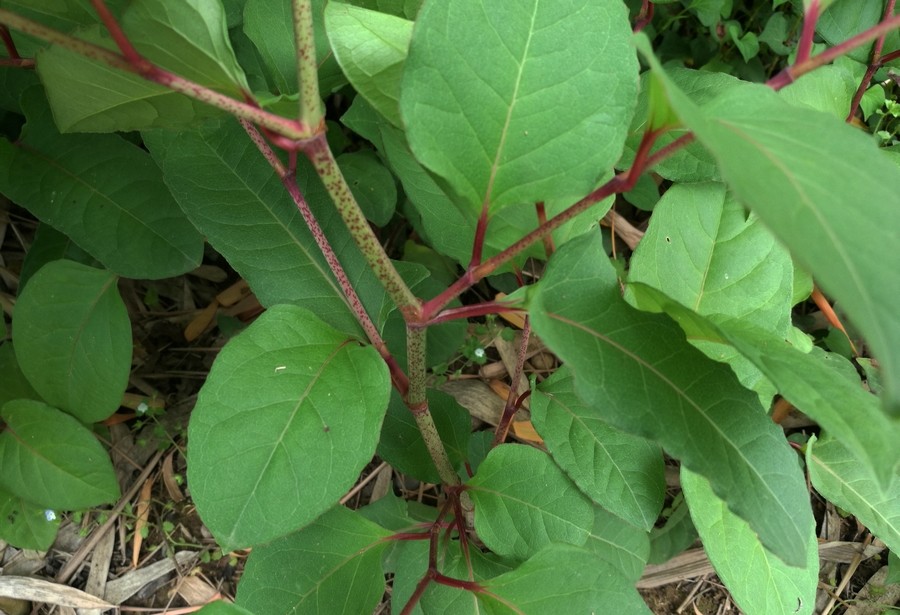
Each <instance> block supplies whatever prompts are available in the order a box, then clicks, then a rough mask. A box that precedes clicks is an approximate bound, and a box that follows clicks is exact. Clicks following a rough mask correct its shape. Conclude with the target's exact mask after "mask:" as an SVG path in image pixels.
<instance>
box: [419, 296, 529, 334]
mask: <svg viewBox="0 0 900 615" xmlns="http://www.w3.org/2000/svg"><path fill="white" fill-rule="evenodd" d="M524 311H525V310H522V309H520V308H516V307H510V306H509V305H507V304H505V303H501V302H499V301H485V302H483V303H475V304H472V305H463V306H461V307H457V308H447V309H446V310H441V311H440V312H439V313H438V314H437V316H435V317H434V318H432V319H430V320H427V321H425V322H424V323H421V324H416V325H414V326H415V327H417V328H421V327H429V326H431V325H436V324H439V323H442V322H447V321H449V320H460V319H463V318H477V317H479V316H487V315H488V314H499V313H501V312H524Z"/></svg>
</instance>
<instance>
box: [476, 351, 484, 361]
mask: <svg viewBox="0 0 900 615" xmlns="http://www.w3.org/2000/svg"><path fill="white" fill-rule="evenodd" d="M475 356H476V357H478V358H479V359H481V358H483V357H484V348H476V349H475Z"/></svg>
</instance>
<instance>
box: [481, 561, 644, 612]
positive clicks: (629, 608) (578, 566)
mask: <svg viewBox="0 0 900 615" xmlns="http://www.w3.org/2000/svg"><path fill="white" fill-rule="evenodd" d="M483 585H484V586H485V588H486V589H487V593H483V594H478V599H479V600H480V602H481V604H482V605H483V606H484V609H485V613H488V614H489V615H507V614H512V613H521V614H527V615H568V614H569V613H606V612H609V608H610V606H611V605H615V612H616V613H619V614H621V615H632V614H640V615H643V614H645V613H646V614H649V613H650V609H648V608H647V605H646V604H644V601H643V600H642V599H641V596H640V595H639V594H638V593H637V590H636V589H635V588H634V585H633V584H632V582H631V581H629V580H628V579H626V578H625V577H624V576H622V574H621V572H620V571H618V570H616V569H615V568H613V567H611V566H610V565H609V564H607V563H606V562H604V561H602V560H599V559H597V557H596V556H595V555H594V554H593V553H590V552H588V551H586V550H585V549H580V548H578V547H574V546H571V545H562V544H554V545H550V546H548V547H547V548H545V549H543V550H542V551H540V552H539V553H537V554H536V555H535V556H534V557H532V558H531V559H529V560H528V561H527V562H525V563H524V564H522V565H521V566H519V567H518V568H516V569H515V570H513V571H511V572H507V573H506V574H503V575H500V576H499V577H497V578H495V579H491V580H490V581H488V582H486V583H484V584H483Z"/></svg>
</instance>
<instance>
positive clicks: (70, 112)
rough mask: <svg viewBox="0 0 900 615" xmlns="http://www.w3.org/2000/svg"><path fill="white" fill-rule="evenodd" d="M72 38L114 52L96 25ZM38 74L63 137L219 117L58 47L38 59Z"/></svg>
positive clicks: (196, 103)
mask: <svg viewBox="0 0 900 615" xmlns="http://www.w3.org/2000/svg"><path fill="white" fill-rule="evenodd" d="M73 34H74V35H75V36H77V37H78V38H79V39H82V40H85V41H87V42H89V43H94V44H95V45H100V46H101V47H106V48H107V49H115V48H116V47H115V44H114V43H113V41H112V39H111V38H110V37H109V34H107V32H106V30H105V29H104V28H103V27H102V26H99V25H94V26H88V27H85V28H81V29H79V30H77V31H76V32H74V33H73ZM37 71H38V74H39V75H40V77H41V82H43V84H44V87H45V88H46V90H47V98H48V99H49V101H50V106H51V107H52V108H53V117H54V120H55V121H56V125H57V126H58V127H59V129H60V131H61V132H63V133H67V132H116V131H129V130H144V129H147V128H175V127H180V126H187V125H189V124H190V123H191V122H193V121H194V120H196V119H200V118H202V117H205V116H208V115H212V114H214V113H218V111H216V110H215V109H213V108H212V107H208V106H207V105H205V104H203V103H201V102H199V101H194V100H192V99H190V98H188V97H187V96H184V95H182V94H178V93H176V92H174V91H172V90H170V89H169V88H167V87H165V86H162V85H159V84H156V83H153V82H151V81H147V80H146V79H144V78H143V77H141V76H139V75H136V74H134V73H129V72H125V71H121V70H118V69H115V68H112V67H110V66H107V65H106V64H103V63H102V62H98V61H97V60H95V59H93V58H88V57H86V56H83V55H79V54H77V53H75V52H74V51H69V50H67V49H64V48H63V47H60V46H58V45H53V46H52V47H50V48H49V49H45V50H43V51H41V52H40V53H39V54H38V56H37Z"/></svg>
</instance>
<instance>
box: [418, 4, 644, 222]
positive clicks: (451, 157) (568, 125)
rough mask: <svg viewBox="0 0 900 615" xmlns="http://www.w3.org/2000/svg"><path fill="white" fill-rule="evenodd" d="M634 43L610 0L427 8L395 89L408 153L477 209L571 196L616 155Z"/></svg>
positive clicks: (626, 112)
mask: <svg viewBox="0 0 900 615" xmlns="http://www.w3.org/2000/svg"><path fill="white" fill-rule="evenodd" d="M473 15H477V19H473ZM630 39H631V26H630V25H629V23H628V15H627V11H626V10H625V6H624V5H623V4H622V3H621V2H619V1H617V0H597V1H595V2H590V3H586V4H585V3H583V4H581V5H580V6H577V7H576V6H572V5H570V4H560V3H555V2H539V1H538V0H528V1H526V2H514V3H510V2H506V1H504V0H486V1H479V0H464V1H456V2H432V3H425V5H424V6H423V7H422V10H421V12H420V13H419V15H418V18H417V19H416V25H415V28H414V29H413V38H412V42H411V44H410V49H409V57H408V58H407V60H406V65H405V68H404V72H403V82H402V84H401V86H402V87H401V95H400V110H401V113H402V115H403V119H404V122H405V125H406V126H407V134H408V137H409V142H410V145H411V146H412V151H413V152H414V153H415V155H416V158H418V159H419V160H420V161H421V162H422V163H423V164H424V165H425V166H426V167H428V168H429V169H431V170H432V171H433V172H435V173H437V174H438V175H439V176H441V177H443V178H444V179H446V180H447V182H448V183H449V184H450V185H451V186H452V187H453V190H454V191H455V192H456V193H457V194H458V195H459V196H460V197H461V198H462V200H463V201H464V202H465V203H466V204H467V205H468V206H469V207H470V208H472V209H473V210H475V211H480V210H481V209H482V207H483V206H486V207H489V208H490V209H491V210H492V211H496V210H498V209H500V208H502V207H504V206H506V205H512V204H522V203H528V204H531V203H535V202H537V201H544V200H549V199H550V198H559V199H562V200H570V201H572V202H574V201H575V200H576V199H578V198H580V197H582V196H584V195H585V194H587V193H588V192H589V191H590V190H591V189H593V188H594V186H595V185H596V183H597V181H598V179H599V178H600V176H601V175H602V174H603V173H604V172H606V170H607V169H609V168H610V167H611V166H612V165H613V164H614V163H615V162H616V160H618V158H619V155H620V154H621V152H622V145H623V143H624V141H625V136H626V128H627V126H628V124H629V122H630V120H631V113H632V108H633V105H634V101H635V98H636V96H637V72H638V66H637V62H636V58H635V54H634V49H633V48H631V46H630V45H629V41H630ZM561 40H564V41H565V42H566V44H565V45H562V46H561V45H560V41H561ZM448 58H453V61H452V62H448V61H447V59H448ZM562 100H565V101H566V104H564V105H560V101H562Z"/></svg>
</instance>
